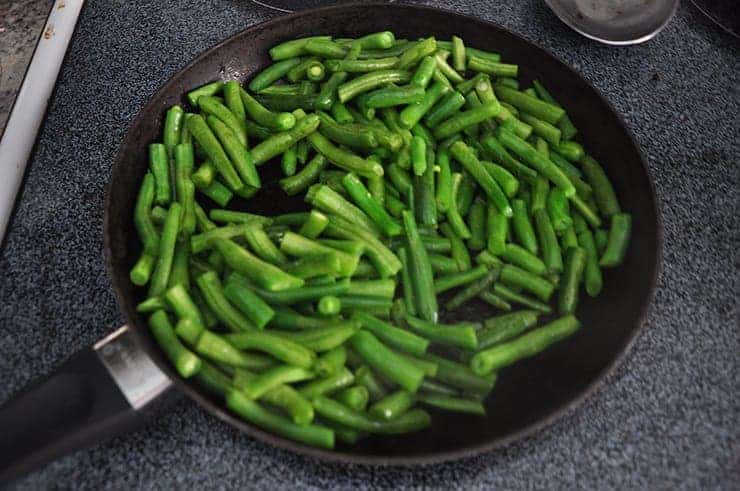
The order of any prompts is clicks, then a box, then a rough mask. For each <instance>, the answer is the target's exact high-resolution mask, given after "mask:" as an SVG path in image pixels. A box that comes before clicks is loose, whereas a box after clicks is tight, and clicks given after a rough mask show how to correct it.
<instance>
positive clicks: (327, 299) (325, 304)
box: [316, 295, 342, 316]
mask: <svg viewBox="0 0 740 491" xmlns="http://www.w3.org/2000/svg"><path fill="white" fill-rule="evenodd" d="M316 310H317V311H318V313H319V314H320V315H324V316H332V315H337V314H339V313H340V312H341V310H342V301H341V300H340V299H339V298H338V297H335V296H333V295H326V296H324V297H321V298H320V299H319V301H318V303H317V304H316Z"/></svg>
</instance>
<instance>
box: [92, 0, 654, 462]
mask: <svg viewBox="0 0 740 491" xmlns="http://www.w3.org/2000/svg"><path fill="white" fill-rule="evenodd" d="M377 7H383V8H384V9H396V10H399V11H404V10H405V11H412V12H414V13H416V14H419V15H423V14H425V13H426V12H434V13H436V14H440V13H442V14H445V15H452V16H456V17H459V18H462V19H464V20H466V21H468V22H473V23H476V24H480V25H482V27H484V28H486V29H497V30H499V31H502V32H504V33H505V34H506V35H508V36H511V37H513V38H515V39H516V40H517V41H519V42H522V43H525V44H527V45H529V46H530V47H533V48H535V49H538V50H540V51H542V52H543V53H544V54H546V55H547V56H549V57H550V58H552V59H553V60H555V61H556V62H557V63H558V64H559V65H560V69H563V70H567V71H570V72H571V74H573V75H575V76H576V77H577V78H579V79H580V80H581V81H582V82H583V83H585V84H586V86H587V87H589V88H590V89H591V91H593V93H594V94H596V96H597V97H598V98H599V99H600V100H601V102H602V103H604V105H605V106H606V107H607V108H608V110H609V111H610V113H611V116H612V117H613V118H614V121H616V122H617V123H618V125H619V127H620V128H621V129H622V130H623V131H624V132H625V134H626V135H627V138H628V139H629V141H630V143H631V144H632V146H633V148H634V149H635V151H636V154H637V156H638V158H639V161H640V165H641V166H642V170H643V172H644V173H645V176H646V177H647V181H648V187H649V194H650V196H649V198H650V201H651V204H652V208H653V212H654V215H655V226H656V230H655V248H656V251H655V258H656V259H655V267H654V270H653V272H652V275H651V277H650V280H649V285H648V293H647V295H646V297H645V298H644V300H643V302H642V304H641V306H640V308H639V311H638V315H637V322H636V323H635V325H634V327H633V329H632V330H631V332H630V333H629V335H628V337H627V338H626V339H625V342H624V345H623V347H622V349H621V350H620V351H619V352H618V354H617V355H616V356H615V357H614V358H613V359H612V360H611V361H610V362H609V364H608V365H607V366H606V367H604V368H603V369H602V370H601V371H600V372H599V373H598V374H597V375H596V376H595V377H594V379H593V380H592V381H591V382H590V383H588V385H587V386H586V387H585V388H583V389H582V390H581V391H580V392H579V393H578V394H577V395H576V396H574V397H573V398H572V399H571V400H570V401H568V402H567V403H565V404H563V405H562V406H561V407H559V408H557V409H555V410H553V411H552V412H551V413H550V414H547V415H546V416H544V417H542V418H540V419H539V420H537V421H534V422H532V423H530V424H528V425H526V426H524V427H522V428H521V429H519V430H516V431H514V432H512V433H510V434H508V435H505V436H502V437H499V438H495V439H493V440H489V441H486V442H483V443H478V444H471V445H468V446H465V447H463V448H460V449H456V450H447V451H442V452H438V453H432V454H426V455H410V456H383V455H359V454H353V453H348V452H345V451H342V450H325V449H320V448H316V447H310V446H308V445H303V444H300V443H297V442H294V441H292V440H288V439H286V438H283V437H280V436H278V435H275V434H273V433H269V432H266V431H263V430H262V429H260V428H258V427H256V426H253V425H251V424H249V423H247V422H246V421H244V420H241V419H239V418H237V417H236V416H235V415H233V414H232V413H230V412H228V411H227V410H226V409H225V407H223V406H220V405H218V404H215V403H214V402H212V401H211V400H210V399H209V398H208V397H206V396H205V395H204V394H203V393H201V392H200V391H198V390H195V389H194V388H193V387H191V386H190V385H189V384H188V383H187V382H186V381H185V380H184V379H182V378H181V377H180V376H179V375H177V373H176V372H175V371H174V369H172V367H171V366H170V365H169V364H168V363H167V361H166V360H164V358H163V357H162V356H161V355H160V354H155V353H153V352H152V350H151V349H150V348H149V347H148V346H147V344H146V343H145V342H143V341H144V339H143V334H142V333H141V332H139V329H138V328H137V326H136V323H134V322H132V321H133V319H132V318H131V316H130V315H129V314H130V312H129V310H128V309H127V308H126V305H127V303H126V298H125V295H124V293H123V292H122V291H121V289H120V288H119V286H118V279H117V278H118V276H117V275H116V273H115V270H114V265H113V254H112V248H111V234H110V233H109V226H110V214H111V211H110V207H111V195H112V187H113V179H112V178H110V179H109V181H108V183H107V185H106V205H105V213H104V217H103V242H104V248H103V251H104V255H105V262H106V270H107V273H108V275H109V278H110V280H111V287H112V289H113V290H114V292H115V295H116V301H117V303H118V306H119V309H120V310H121V311H122V313H123V314H124V316H125V317H126V320H127V321H128V323H129V325H130V326H132V329H131V331H132V332H133V334H134V336H135V337H136V338H137V340H139V341H140V342H141V343H140V344H141V345H142V348H143V349H145V350H146V352H147V354H148V355H149V356H150V358H152V360H153V361H154V363H155V364H156V365H157V367H158V368H159V369H160V370H162V371H163V372H164V373H165V374H167V376H168V377H169V378H170V380H171V381H172V382H173V384H174V385H175V386H176V387H177V389H178V390H180V391H181V392H183V393H185V394H186V395H187V396H188V397H189V398H191V399H193V400H195V402H196V403H198V404H199V405H200V406H201V407H203V408H205V409H206V410H207V411H208V412H209V413H211V414H213V415H215V416H216V417H217V418H219V419H220V420H222V421H224V422H227V423H229V424H230V425H232V426H234V427H236V428H238V429H239V430H240V431H242V432H244V433H246V434H247V435H249V436H250V437H253V438H255V439H257V440H260V441H262V442H264V443H267V444H270V445H273V446H275V447H278V448H280V449H283V450H289V451H291V452H294V453H296V454H298V455H301V456H306V457H311V458H315V459H318V460H321V461H323V462H327V463H333V464H359V465H371V466H393V467H410V466H423V465H431V464H437V463H443V462H450V461H456V460H461V459H466V458H470V457H474V456H477V455H480V454H483V453H490V452H491V451H493V450H496V449H500V448H502V447H505V446H508V445H510V444H513V443H514V442H517V441H520V440H524V439H525V438H529V437H532V436H533V435H535V434H537V433H539V432H540V431H542V430H543V429H545V428H547V427H550V426H552V425H553V424H554V423H555V422H557V421H559V420H561V419H564V418H565V417H566V416H570V415H572V414H573V413H574V412H575V411H576V409H578V408H579V407H580V406H581V405H582V404H583V403H584V402H585V401H586V400H587V399H589V398H591V397H592V396H593V395H594V394H595V393H597V392H598V391H599V390H601V389H602V388H603V387H604V385H605V384H606V382H607V380H609V379H610V378H611V376H612V375H613V374H614V373H615V372H616V370H617V369H618V368H619V367H621V366H622V364H623V363H624V361H625V359H626V356H627V355H628V354H629V353H630V352H631V351H632V347H633V345H634V343H635V341H636V340H637V338H638V337H639V336H640V335H641V334H642V333H643V332H644V330H645V328H646V325H647V312H648V309H649V307H650V306H651V305H652V303H653V300H654V298H655V290H656V286H657V281H658V278H659V275H660V272H661V270H662V249H663V226H662V219H661V214H660V207H659V203H658V200H657V194H656V188H655V182H654V180H653V177H652V175H651V173H650V168H649V166H648V164H647V161H646V160H645V155H644V153H643V151H642V149H641V148H640V146H639V145H638V143H637V141H636V139H635V137H634V135H633V133H632V131H631V130H630V129H629V127H628V126H627V125H626V124H625V121H624V119H623V118H622V116H621V115H620V114H619V113H618V112H617V111H616V110H615V108H614V106H613V104H612V103H611V102H610V101H609V100H608V99H607V98H606V97H605V96H604V95H603V94H602V93H601V91H599V89H598V88H596V87H595V86H594V85H593V84H592V83H591V81H589V80H588V79H587V78H585V77H584V76H583V75H581V74H580V73H579V72H578V71H576V70H575V69H574V68H572V67H571V66H570V65H569V64H567V63H566V62H564V61H563V60H562V59H561V58H560V57H558V56H556V55H555V54H553V53H552V52H551V51H550V50H548V49H546V48H544V47H542V46H541V45H539V44H538V43H536V42H534V41H531V40H529V39H527V38H525V37H523V36H522V35H520V34H517V33H515V32H513V31H511V30H509V29H507V28H505V27H503V26H501V25H500V24H497V23H495V22H492V21H488V20H485V19H481V18H478V17H474V16H472V15H468V14H462V13H458V12H455V11H451V10H448V9H442V8H437V7H431V6H425V5H415V4H398V3H391V4H388V3H383V2H368V3H351V4H342V5H332V6H327V7H321V8H316V9H310V10H304V11H300V12H296V13H293V14H289V15H279V16H275V17H273V18H271V19H268V20H266V21H264V22H260V23H258V24H255V25H253V26H250V27H247V28H246V29H243V30H241V31H239V32H237V33H235V34H233V35H231V36H229V37H228V38H226V39H224V40H222V41H220V42H218V43H217V44H215V45H213V46H211V47H209V48H206V49H205V50H203V51H202V52H201V53H200V54H198V55H197V56H196V57H194V58H193V59H192V60H191V61H190V62H188V63H187V64H186V65H185V66H183V67H182V68H181V69H179V70H178V71H177V72H176V73H174V74H173V75H172V76H171V77H170V78H169V79H168V80H167V81H166V82H165V83H164V84H163V85H161V86H160V87H159V88H158V89H157V90H156V92H154V93H153V94H152V95H151V96H150V97H149V99H148V101H147V102H146V103H145V104H144V105H143V106H142V107H141V108H140V109H139V111H138V112H137V114H136V116H135V117H134V118H133V119H132V120H131V122H130V123H129V124H128V126H127V130H126V133H125V134H124V136H123V138H122V140H121V143H120V144H119V146H118V148H117V150H116V158H115V160H114V163H113V166H112V167H111V174H113V172H114V170H115V169H116V168H117V167H118V166H120V165H121V160H122V155H123V150H124V149H125V147H126V145H127V141H128V139H129V135H130V134H131V129H132V128H134V127H136V126H138V125H139V124H140V121H141V120H142V117H143V115H144V114H146V113H148V112H149V111H148V109H149V107H150V105H151V104H153V101H154V100H156V99H157V98H158V96H159V95H160V94H162V93H164V92H166V91H167V90H169V89H170V87H171V86H172V85H173V84H174V83H175V82H176V81H177V80H178V79H179V78H180V77H181V76H182V75H183V74H184V73H185V72H187V71H188V70H190V69H191V68H192V67H193V66H195V65H197V64H198V63H200V62H201V60H203V59H205V58H207V57H208V56H211V54H212V53H214V52H216V51H218V50H220V49H221V48H222V47H223V46H225V45H227V44H229V43H231V42H232V41H233V40H235V39H236V38H239V37H242V36H251V35H255V34H257V33H259V32H260V31H262V30H265V29H270V28H271V27H272V26H274V25H276V24H278V23H283V22H286V21H289V20H294V19H297V18H300V17H313V16H320V15H324V14H328V13H331V12H335V11H344V10H356V9H364V8H377ZM111 177H112V175H111Z"/></svg>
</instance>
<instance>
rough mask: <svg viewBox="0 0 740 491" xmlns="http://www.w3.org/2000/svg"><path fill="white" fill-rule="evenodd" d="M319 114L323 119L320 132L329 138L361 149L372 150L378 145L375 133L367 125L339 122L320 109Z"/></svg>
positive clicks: (321, 119)
mask: <svg viewBox="0 0 740 491" xmlns="http://www.w3.org/2000/svg"><path fill="white" fill-rule="evenodd" d="M318 115H319V119H320V121H321V124H320V126H319V132H320V133H321V134H322V135H324V136H325V137H327V138H328V139H330V140H332V141H335V142H337V143H339V144H341V145H347V146H348V147H352V148H358V149H360V150H370V149H373V148H375V147H377V146H378V140H377V138H376V136H375V133H374V132H373V131H372V130H371V129H370V128H368V127H366V126H365V125H362V124H355V123H347V124H339V123H337V122H336V121H334V120H333V119H332V118H331V117H330V116H329V115H328V114H326V113H324V112H320V111H319V112H318Z"/></svg>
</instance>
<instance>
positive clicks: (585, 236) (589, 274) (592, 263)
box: [578, 227, 604, 297]
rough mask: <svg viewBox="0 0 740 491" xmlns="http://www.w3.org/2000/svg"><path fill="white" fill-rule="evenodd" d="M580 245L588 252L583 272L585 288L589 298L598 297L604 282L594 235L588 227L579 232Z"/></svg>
mask: <svg viewBox="0 0 740 491" xmlns="http://www.w3.org/2000/svg"><path fill="white" fill-rule="evenodd" d="M578 245H579V246H580V247H581V248H583V250H584V251H585V252H586V266H585V269H584V272H583V283H584V288H585V290H586V293H587V294H588V295H589V296H591V297H596V296H597V295H598V294H599V293H601V289H602V287H603V285H604V280H603V278H602V275H601V268H600V266H599V254H598V251H597V249H596V243H595V241H594V237H593V234H592V233H591V231H590V230H589V229H588V228H587V227H586V228H584V229H583V230H582V231H580V232H578Z"/></svg>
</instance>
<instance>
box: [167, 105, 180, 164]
mask: <svg viewBox="0 0 740 491" xmlns="http://www.w3.org/2000/svg"><path fill="white" fill-rule="evenodd" d="M184 116H185V112H184V111H183V109H182V106H180V105H174V106H172V107H170V108H169V109H168V110H167V113H166V115H165V119H164V130H163V131H162V142H163V143H164V146H165V148H166V149H167V155H168V156H169V157H172V152H173V150H174V149H175V145H177V144H178V143H180V133H181V132H182V126H183V124H182V123H183V119H184Z"/></svg>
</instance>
